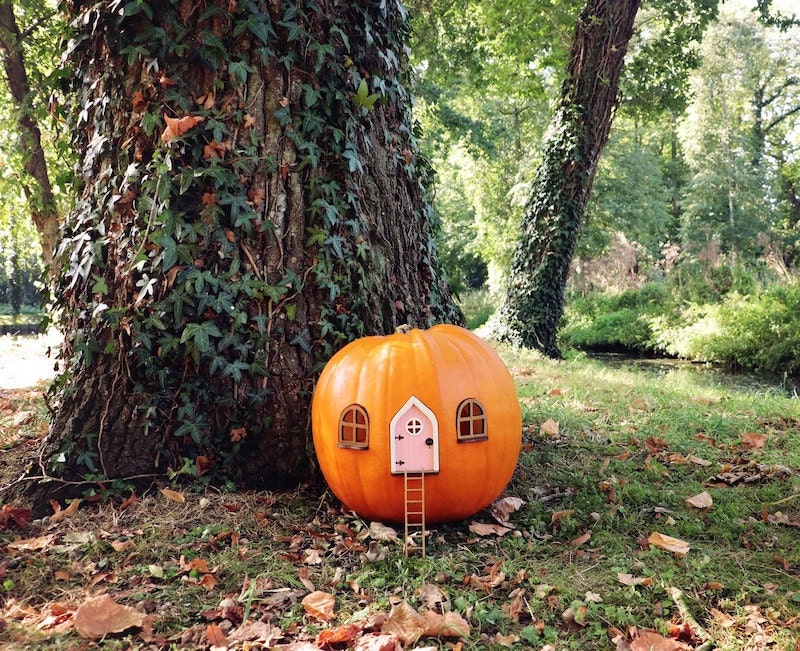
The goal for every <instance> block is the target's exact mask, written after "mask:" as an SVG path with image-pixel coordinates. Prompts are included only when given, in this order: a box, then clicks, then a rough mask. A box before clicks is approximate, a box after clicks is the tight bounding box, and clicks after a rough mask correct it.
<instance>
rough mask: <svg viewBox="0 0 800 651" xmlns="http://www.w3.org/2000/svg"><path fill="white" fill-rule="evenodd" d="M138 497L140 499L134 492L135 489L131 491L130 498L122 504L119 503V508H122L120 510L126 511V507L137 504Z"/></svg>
mask: <svg viewBox="0 0 800 651" xmlns="http://www.w3.org/2000/svg"><path fill="white" fill-rule="evenodd" d="M138 499H139V498H138V497H137V496H136V493H135V492H133V491H131V494H130V496H129V497H128V499H126V500H125V501H124V502H123V503H122V504H120V505H119V510H120V511H124V510H125V509H127V508H128V507H129V506H132V505H133V504H136V501H137V500H138Z"/></svg>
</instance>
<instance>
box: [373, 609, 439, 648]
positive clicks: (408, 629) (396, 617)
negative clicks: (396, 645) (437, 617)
mask: <svg viewBox="0 0 800 651" xmlns="http://www.w3.org/2000/svg"><path fill="white" fill-rule="evenodd" d="M427 628H428V622H427V620H426V619H425V617H423V616H422V615H420V614H419V613H418V612H417V611H416V610H414V609H413V608H412V607H411V606H410V605H408V603H407V602H405V601H402V602H400V603H399V604H397V605H396V606H394V607H393V608H392V610H391V612H390V613H389V617H388V618H387V619H386V621H385V622H384V623H383V626H381V632H382V633H390V634H392V635H396V636H397V637H398V638H399V639H400V641H401V642H402V643H403V644H405V645H406V646H409V645H411V644H414V642H416V641H417V640H418V639H419V638H420V637H422V634H423V633H424V632H425V631H426V630H427Z"/></svg>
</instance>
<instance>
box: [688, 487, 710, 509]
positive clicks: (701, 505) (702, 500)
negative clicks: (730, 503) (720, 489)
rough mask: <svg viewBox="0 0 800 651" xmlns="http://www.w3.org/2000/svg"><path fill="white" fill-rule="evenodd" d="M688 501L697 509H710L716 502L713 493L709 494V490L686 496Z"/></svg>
mask: <svg viewBox="0 0 800 651" xmlns="http://www.w3.org/2000/svg"><path fill="white" fill-rule="evenodd" d="M686 503H687V504H688V505H689V506H693V507H694V508H696V509H710V508H711V506H712V505H713V504H714V500H713V499H711V495H709V493H708V491H703V492H702V493H698V494H697V495H694V496H692V497H688V498H686Z"/></svg>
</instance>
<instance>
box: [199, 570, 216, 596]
mask: <svg viewBox="0 0 800 651" xmlns="http://www.w3.org/2000/svg"><path fill="white" fill-rule="evenodd" d="M197 584H198V585H201V586H203V587H204V588H205V589H206V590H208V591H209V592H210V591H211V590H213V589H214V588H215V587H216V586H217V580H216V579H215V578H214V575H213V574H204V575H203V578H202V579H200V580H199V581H198V582H197Z"/></svg>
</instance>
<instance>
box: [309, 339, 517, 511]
mask: <svg viewBox="0 0 800 651" xmlns="http://www.w3.org/2000/svg"><path fill="white" fill-rule="evenodd" d="M311 414H312V428H313V433H314V447H315V449H316V453H317V459H318V461H319V465H320V469H321V470H322V473H323V475H324V476H325V479H326V481H327V482H328V485H329V486H330V488H331V490H332V491H333V493H334V494H335V495H336V496H337V497H338V498H339V499H340V500H341V501H342V503H343V504H345V505H346V506H347V507H349V508H350V509H352V510H353V511H355V512H356V513H358V514H359V515H361V516H362V517H364V518H368V519H373V520H382V521H387V522H402V521H403V519H404V517H405V512H404V508H405V502H404V490H405V488H404V486H405V485H404V474H405V473H406V472H408V473H424V474H425V515H426V520H427V521H428V522H429V523H436V522H447V521H453V520H460V519H463V518H466V517H468V516H470V515H472V514H474V513H476V512H478V511H480V510H481V509H482V508H485V507H486V506H488V505H489V504H491V502H492V501H493V500H494V499H495V498H496V497H497V496H498V495H500V493H501V492H502V491H503V490H504V489H505V487H506V485H507V484H508V482H509V480H510V479H511V475H512V474H513V472H514V468H515V467H516V464H517V458H518V456H519V451H520V445H521V432H522V422H521V420H522V419H521V413H520V407H519V400H518V399H517V393H516V388H515V386H514V382H513V380H512V378H511V375H510V373H509V372H508V369H507V368H506V367H505V364H503V361H502V360H501V359H500V357H499V356H498V355H497V353H496V352H495V351H494V350H493V349H492V348H491V347H489V346H488V345H487V344H486V343H485V342H484V341H483V340H482V339H480V338H479V337H478V336H476V335H475V334H473V333H472V332H470V331H469V330H466V329H464V328H460V327H458V326H452V325H436V326H433V327H432V328H430V329H428V330H417V329H412V330H410V331H406V332H398V333H395V334H392V335H389V336H386V337H379V336H376V337H364V338H363V339H358V340H356V341H354V342H352V343H350V344H348V345H347V346H345V347H344V348H342V350H340V351H339V352H338V353H337V354H336V355H334V356H333V358H331V360H330V361H329V362H328V364H327V365H326V366H325V368H324V369H323V371H322V374H321V375H320V378H319V381H318V382H317V386H316V389H315V392H314V398H313V401H312V408H311Z"/></svg>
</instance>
